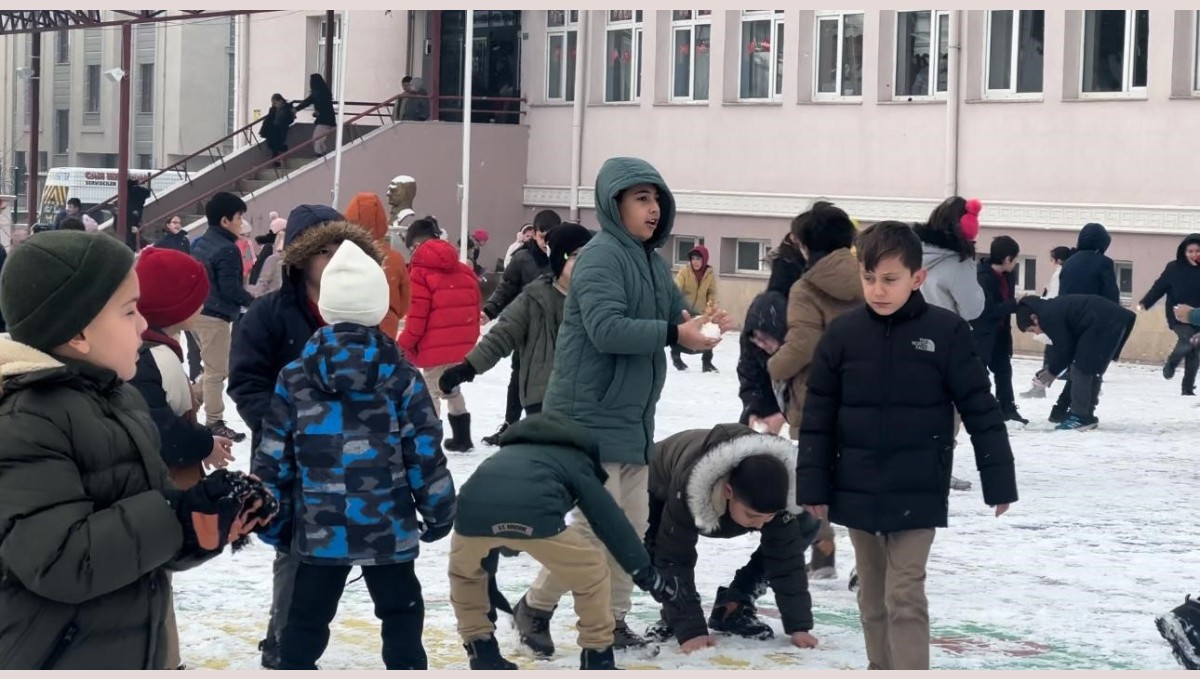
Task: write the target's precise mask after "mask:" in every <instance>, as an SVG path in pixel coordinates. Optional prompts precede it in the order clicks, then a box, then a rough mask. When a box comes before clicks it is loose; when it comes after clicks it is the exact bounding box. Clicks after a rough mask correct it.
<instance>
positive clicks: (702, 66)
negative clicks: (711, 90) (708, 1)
mask: <svg viewBox="0 0 1200 679" xmlns="http://www.w3.org/2000/svg"><path fill="white" fill-rule="evenodd" d="M671 36H672V37H671V54H672V64H673V66H672V68H671V99H673V100H675V101H707V100H708V63H709V62H708V55H709V43H710V42H711V41H712V10H711V9H676V10H672V11H671Z"/></svg>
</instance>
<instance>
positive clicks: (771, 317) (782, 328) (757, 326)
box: [743, 289, 788, 342]
mask: <svg viewBox="0 0 1200 679" xmlns="http://www.w3.org/2000/svg"><path fill="white" fill-rule="evenodd" d="M787 303H788V296H787V292H780V291H779V290H773V289H768V290H767V291H765V292H761V293H759V294H758V295H757V296H756V297H755V298H754V299H753V300H751V301H750V306H749V307H748V308H747V309H746V322H745V323H744V324H743V331H748V332H750V333H751V336H753V335H752V333H753V332H754V331H755V330H758V331H761V332H764V333H766V334H768V335H770V336H771V337H774V338H775V339H776V340H778V341H780V342H782V341H783V340H784V338H785V337H787Z"/></svg>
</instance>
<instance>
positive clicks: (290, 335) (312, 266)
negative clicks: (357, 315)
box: [229, 205, 376, 668]
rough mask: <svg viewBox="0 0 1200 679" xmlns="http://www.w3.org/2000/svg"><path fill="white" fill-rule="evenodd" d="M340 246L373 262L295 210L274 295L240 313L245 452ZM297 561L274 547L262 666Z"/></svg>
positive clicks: (340, 222) (235, 377)
mask: <svg viewBox="0 0 1200 679" xmlns="http://www.w3.org/2000/svg"><path fill="white" fill-rule="evenodd" d="M344 242H352V243H354V244H355V245H357V246H358V247H359V249H361V250H362V251H364V252H366V253H367V254H368V255H370V256H371V258H372V259H376V257H375V255H376V250H375V244H374V243H373V242H372V241H371V237H370V236H369V235H368V234H367V233H366V232H365V231H363V230H362V229H360V228H359V227H357V226H355V225H353V224H350V223H348V222H346V221H345V220H344V219H342V216H341V215H340V214H338V212H337V211H336V210H334V209H333V208H331V207H328V206H325V205H299V206H297V207H296V208H295V209H293V210H292V211H291V213H290V214H289V215H288V219H287V226H286V228H285V230H284V254H283V282H282V285H281V287H280V288H279V290H277V291H276V292H272V293H269V294H267V295H265V296H263V297H260V298H259V299H258V300H256V301H255V302H254V304H253V305H252V306H251V307H250V309H249V310H248V311H247V312H246V315H245V317H244V318H242V321H241V323H239V324H238V331H237V334H236V336H235V337H234V340H233V351H232V359H231V361H230V364H231V366H232V367H233V370H232V372H231V374H230V378H229V396H230V398H232V399H233V402H234V403H235V404H236V405H237V409H238V413H239V414H241V416H242V421H244V422H245V423H246V425H247V426H248V427H250V440H251V450H257V449H258V446H259V440H260V439H261V436H262V422H263V418H264V417H265V416H266V412H267V409H268V407H269V406H270V404H271V396H272V394H274V392H275V381H276V380H277V379H278V378H279V372H280V371H281V370H283V367H284V366H285V365H287V364H289V363H291V362H292V361H294V360H296V359H297V358H299V357H300V352H301V351H302V350H303V349H304V346H305V344H306V343H307V342H308V340H309V338H311V337H312V336H313V333H315V332H316V331H317V329H319V328H322V327H324V326H325V325H326V323H325V320H324V319H322V318H321V311H320V309H319V308H318V307H317V300H318V299H320V295H321V273H322V272H323V271H324V270H325V267H326V266H328V265H329V260H330V258H331V257H333V255H334V253H335V252H337V250H338V248H339V247H340V246H341V244H342V243H344ZM296 565H297V561H296V560H295V559H294V558H292V557H291V555H290V554H289V553H288V551H287V550H286V549H282V550H277V551H276V554H275V566H274V588H273V590H272V603H271V615H270V618H269V621H268V623H267V634H266V637H265V638H264V639H263V641H262V643H261V644H260V649H261V650H262V662H263V667H267V668H274V667H276V666H278V664H279V646H278V643H277V637H278V632H279V631H280V630H279V629H278V626H277V624H276V623H277V622H279V621H280V620H281V619H282V617H283V616H284V615H286V611H287V608H288V602H289V601H290V597H291V591H292V579H293V576H294V575H295V572H296Z"/></svg>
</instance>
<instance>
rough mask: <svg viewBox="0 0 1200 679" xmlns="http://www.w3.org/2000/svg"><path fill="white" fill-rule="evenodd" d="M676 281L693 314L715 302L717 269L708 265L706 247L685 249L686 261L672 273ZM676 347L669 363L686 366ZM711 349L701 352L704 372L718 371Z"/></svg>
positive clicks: (681, 366) (679, 366)
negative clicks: (686, 251) (684, 264)
mask: <svg viewBox="0 0 1200 679" xmlns="http://www.w3.org/2000/svg"><path fill="white" fill-rule="evenodd" d="M675 285H677V286H678V287H679V291H680V292H682V293H683V303H684V304H686V305H687V308H688V309H689V310H690V311H691V312H692V313H693V314H695V315H697V316H699V315H701V314H704V313H705V312H706V311H707V310H708V309H712V308H714V307H716V305H717V272H716V271H714V270H713V268H712V267H711V266H709V265H708V248H706V247H704V246H703V245H697V246H696V247H694V248H692V250H691V252H689V253H688V263H687V265H686V266H681V267H679V271H678V272H677V273H676V274H675ZM680 354H681V352H680V350H679V347H673V348H672V349H671V363H672V364H673V365H674V366H675V369H676V370H687V364H686V363H684V362H683V357H682V356H681V355H680ZM712 358H713V355H712V350H711V349H710V350H708V351H705V352H704V353H703V354H702V355H701V370H702V372H706V373H715V372H717V367H716V366H714V365H713V362H712Z"/></svg>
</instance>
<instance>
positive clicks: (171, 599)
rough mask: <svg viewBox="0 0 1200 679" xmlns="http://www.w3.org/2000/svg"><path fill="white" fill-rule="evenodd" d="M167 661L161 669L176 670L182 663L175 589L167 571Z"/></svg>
mask: <svg viewBox="0 0 1200 679" xmlns="http://www.w3.org/2000/svg"><path fill="white" fill-rule="evenodd" d="M165 643H166V645H167V661H166V667H164V668H163V669H167V670H177V669H179V666H180V665H182V664H183V658H182V657H181V656H180V654H179V625H178V623H177V622H176V621H175V591H174V588H173V586H172V585H171V574H170V573H167V638H166V639H165Z"/></svg>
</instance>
